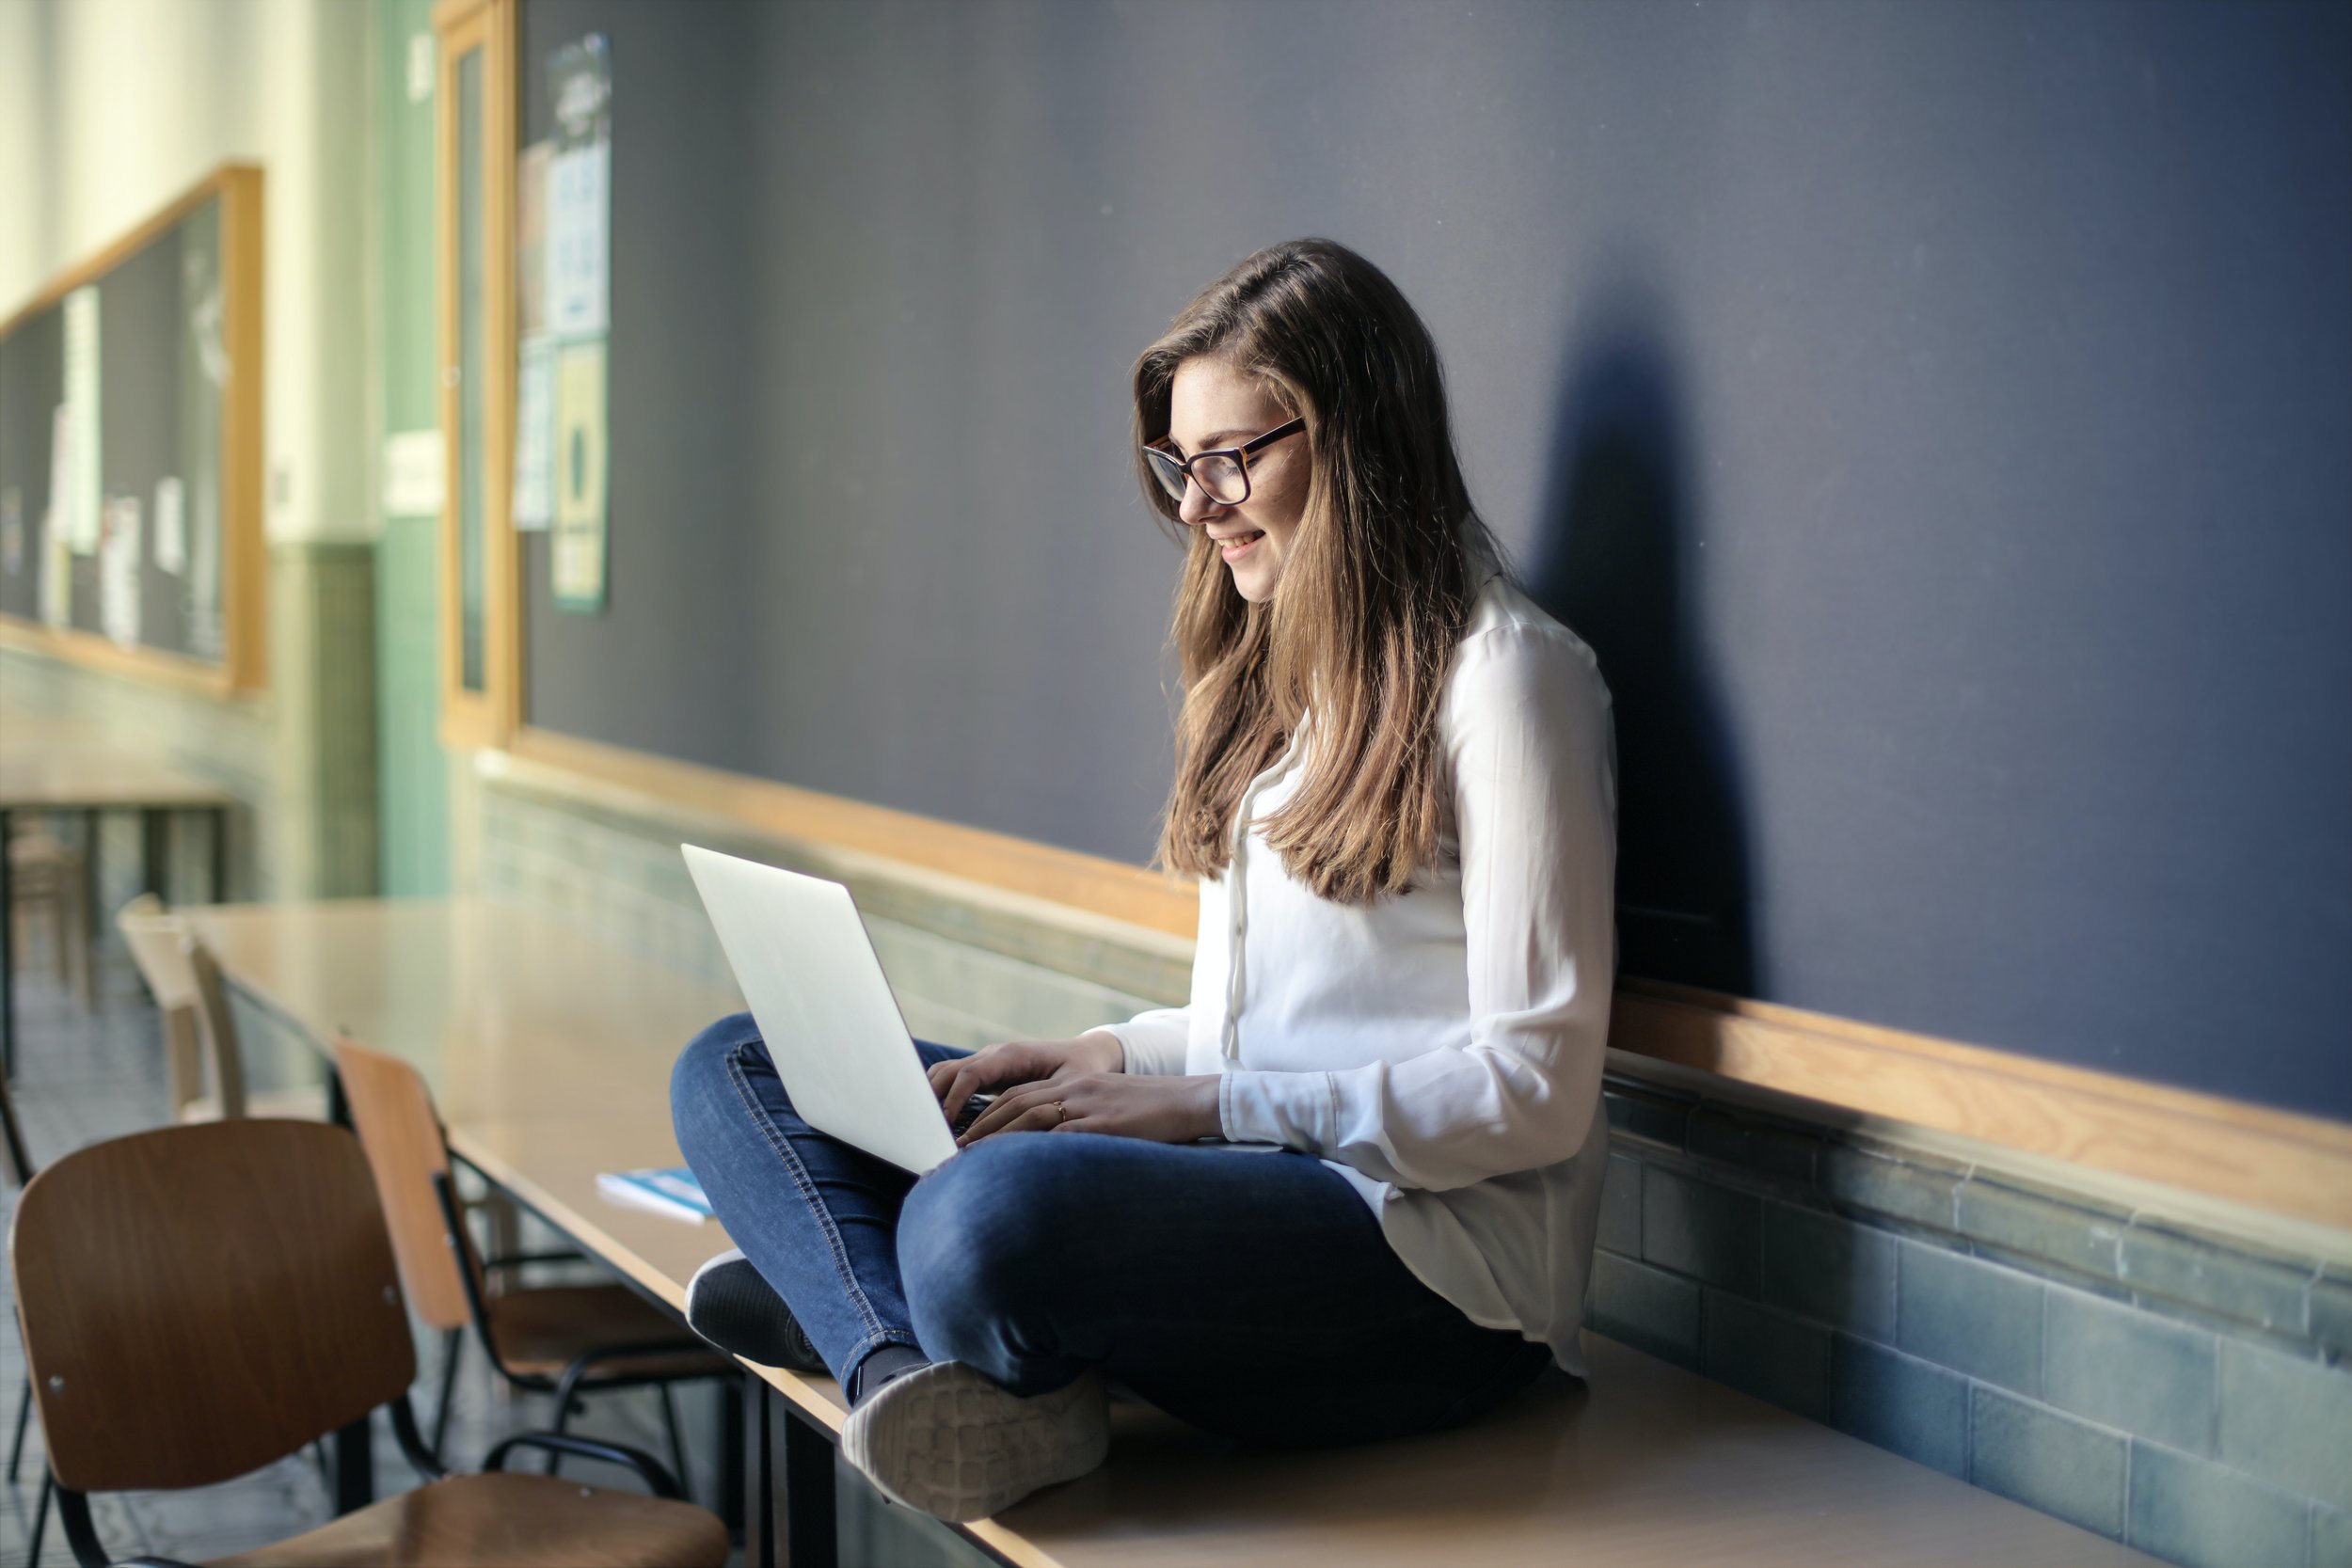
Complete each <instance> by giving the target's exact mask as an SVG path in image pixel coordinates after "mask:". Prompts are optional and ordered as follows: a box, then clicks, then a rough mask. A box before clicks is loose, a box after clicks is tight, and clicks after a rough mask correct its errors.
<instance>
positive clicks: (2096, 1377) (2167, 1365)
mask: <svg viewBox="0 0 2352 1568" xmlns="http://www.w3.org/2000/svg"><path fill="white" fill-rule="evenodd" d="M2042 1312H2043V1314H2044V1317H2043V1329H2044V1332H2043V1337H2042V1399H2043V1400H2044V1401H2045V1402H2048V1403H2050V1404H2053V1405H2056V1406H2058V1408H2059V1409H2062V1410H2069V1411H2072V1412H2074V1414H2075V1415H2077V1416H2087V1417H2089V1418H2090V1419H2092V1420H2094V1421H2100V1422H2103V1423H2105V1424H2106V1425H2107V1426H2112V1427H2121V1428H2122V1429H2123V1430H2124V1431H2126V1432H2129V1433H2135V1434H2136V1435H2138V1436H2143V1437H2149V1438H2153V1439H2154V1440H2155V1441H2157V1442H2159V1443H2163V1444H2166V1445H2168V1446H2169V1447H2171V1448H2175V1449H2180V1450H2182V1451H2183V1452H2185V1453H2191V1454H2211V1453H2212V1452H2213V1451H2214V1422H2215V1409H2214V1388H2215V1356H2216V1354H2217V1351H2216V1346H2215V1341H2214V1337H2213V1336H2212V1335H2210V1334H2207V1333H2205V1332H2203V1331H2202V1330H2200V1329H2193V1328H2184V1327H2182V1326H2181V1325H2180V1324H2178V1323H2167V1322H2165V1321H2164V1320H2163V1319H2161V1318H2159V1317H2156V1316H2155V1315H2154V1314H2153V1313H2150V1312H2144V1311H2141V1310H2139V1309H2138V1308H2137V1307H2127V1306H2122V1305H2120V1304H2118V1303H2116V1302H2111V1301H2103V1300H2101V1299H2099V1298H2098V1297H2096V1296H2087V1295H2084V1294H2083V1293H2081V1292H2080V1291H2069V1290H2064V1289H2061V1288H2059V1287H2057V1286H2050V1287H2046V1288H2045V1292H2044V1295H2043V1299H2042Z"/></svg>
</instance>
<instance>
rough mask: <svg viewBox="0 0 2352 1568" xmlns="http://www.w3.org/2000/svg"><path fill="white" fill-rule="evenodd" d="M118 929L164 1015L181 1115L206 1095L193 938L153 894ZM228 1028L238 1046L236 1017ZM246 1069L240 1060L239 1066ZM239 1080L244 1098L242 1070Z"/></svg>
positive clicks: (119, 918)
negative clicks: (191, 957)
mask: <svg viewBox="0 0 2352 1568" xmlns="http://www.w3.org/2000/svg"><path fill="white" fill-rule="evenodd" d="M115 929H116V930H118V931H119V932H121V933H122V942H123V945H124V946H126V947H128V948H129V949H130V950H131V961H132V962H133V963H135V964H136V965H137V966H138V971H139V977H140V978H141V979H143V980H145V981H146V982H147V989H148V991H149V992H150V994H151V995H152V996H153V997H154V998H155V1006H156V1007H157V1008H158V1009H160V1010H161V1011H162V1013H163V1015H164V1065H165V1069H166V1070H167V1075H168V1078H169V1086H170V1093H171V1109H172V1114H173V1115H174V1116H177V1115H178V1114H179V1113H180V1110H181V1108H182V1107H183V1106H184V1105H186V1104H187V1103H188V1101H191V1100H194V1099H196V1098H197V1097H198V1096H199V1095H200V1094H202V1093H203V1092H204V1067H203V1058H202V1053H201V1046H200V1043H199V1042H200V1040H201V1039H202V1037H203V1036H204V1033H205V1026H204V1020H203V1012H204V1000H203V995H202V993H201V991H200V990H199V988H198V986H197V980H196V965H195V964H194V963H193V962H191V961H190V960H189V958H188V953H187V946H188V943H189V942H191V941H192V940H193V938H192V936H191V934H190V932H189V930H188V923H187V922H186V921H184V920H183V919H181V918H180V917H179V916H178V915H175V914H172V913H170V912H169V911H167V910H166V909H165V908H164V902H163V900H162V899H160V898H158V897H156V896H155V895H153V894H151V893H142V894H140V895H138V896H137V897H136V898H134V899H132V900H131V901H130V902H129V903H127V904H125V905H123V906H122V909H121V910H120V911H119V912H118V913H117V914H116V915H115ZM227 1027H228V1029H229V1037H230V1041H231V1043H232V1045H233V1043H234V1041H235V1031H236V1023H235V1021H234V1020H233V1019H231V1020H230V1022H229V1024H228V1026H227ZM243 1065H244V1062H243V1058H242V1056H240V1057H239V1059H238V1063H237V1066H238V1067H239V1068H240V1069H241V1068H242V1067H243ZM235 1076H236V1079H237V1086H238V1089H239V1098H240V1099H242V1098H243V1089H244V1086H245V1075H244V1073H243V1072H242V1071H241V1070H240V1071H238V1072H236V1074H235ZM224 1087H225V1085H224Z"/></svg>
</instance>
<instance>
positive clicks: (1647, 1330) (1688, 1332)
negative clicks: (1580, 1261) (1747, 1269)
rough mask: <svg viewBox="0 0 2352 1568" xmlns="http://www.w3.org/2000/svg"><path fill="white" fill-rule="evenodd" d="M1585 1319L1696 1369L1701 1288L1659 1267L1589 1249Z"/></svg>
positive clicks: (1641, 1347)
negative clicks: (1588, 1304) (1589, 1304)
mask: <svg viewBox="0 0 2352 1568" xmlns="http://www.w3.org/2000/svg"><path fill="white" fill-rule="evenodd" d="M1591 1299H1592V1308H1591V1311H1590V1313H1589V1315H1588V1317H1587V1322H1588V1323H1590V1324H1591V1325H1592V1327H1593V1328H1594V1329H1595V1330H1597V1332H1599V1333H1602V1334H1606V1335H1608V1336H1609V1337H1610V1338H1612V1339H1621V1340H1623V1341H1624V1342H1625V1343H1627V1344H1629V1345H1631V1346H1632V1347H1633V1348H1634V1349H1636V1350H1641V1351H1647V1352H1648V1353H1649V1354H1652V1355H1655V1356H1659V1357H1661V1358H1662V1359H1664V1360H1668V1361H1672V1362H1674V1363H1675V1364H1676V1365H1677V1366H1680V1367H1689V1368H1692V1369H1693V1370H1695V1369H1696V1368H1697V1366H1698V1361H1699V1288H1698V1286H1696V1285H1694V1284H1692V1282H1691V1281H1690V1280H1687V1279H1681V1278H1677V1276H1675V1275H1671V1274H1668V1273H1666V1272H1665V1271H1664V1270H1663V1269H1653V1268H1650V1267H1648V1266H1646V1265H1645V1264H1642V1263H1636V1262H1634V1261H1633V1260H1632V1259H1629V1258H1619V1257H1617V1256H1616V1255H1615V1254H1614V1253H1609V1252H1596V1253H1595V1254H1593V1280H1592V1298H1591Z"/></svg>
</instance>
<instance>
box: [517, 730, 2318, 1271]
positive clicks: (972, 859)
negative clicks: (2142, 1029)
mask: <svg viewBox="0 0 2352 1568" xmlns="http://www.w3.org/2000/svg"><path fill="white" fill-rule="evenodd" d="M508 750H509V751H510V752H511V753H512V754H513V755H515V756H516V757H518V758H521V759H523V760H525V761H527V762H530V763H532V764H535V765H537V766H538V767H539V768H542V769H552V770H555V772H556V773H558V774H559V775H560V774H563V773H569V774H573V775H576V776H578V777H579V778H580V779H581V780H582V781H583V782H584V783H585V782H588V781H593V783H594V785H595V786H596V787H595V788H594V790H593V793H594V795H595V796H596V797H597V798H598V799H599V800H605V801H610V800H612V797H613V795H614V793H615V792H616V791H617V792H618V795H619V797H620V798H621V799H622V800H628V799H629V798H630V797H634V798H636V799H637V800H641V801H643V802H644V806H643V809H644V810H645V811H646V812H647V814H648V815H659V814H660V812H662V811H664V810H676V809H681V808H682V809H685V810H689V811H693V812H698V813H701V814H705V815H708V816H717V817H720V818H723V819H725V820H728V821H732V822H737V823H740V824H741V825H742V826H743V827H744V828H746V829H748V830H750V831H751V832H754V833H756V834H763V835H769V836H773V837H777V838H784V839H791V840H796V841H799V842H802V843H807V844H813V845H820V846H824V847H833V848H850V849H857V850H861V851H864V852H866V853H868V854H873V855H879V856H882V857H883V858H886V859H889V860H893V861H897V862H898V863H903V864H909V865H915V866H920V867H922V868H924V869H926V870H930V871H937V872H945V873H947V874H949V875H952V876H956V877H961V878H963V879H967V880H970V881H975V882H979V883H982V884H985V885H988V886H991V887H996V888H1002V889H1005V890H1008V891H1010V892H1014V893H1019V894H1024V895H1029V896H1032V897H1038V898H1042V899H1046V900H1048V901H1051V902H1053V903H1057V904H1062V905H1066V906H1069V907H1073V908H1076V909H1081V910H1086V911H1090V912H1092V913H1095V914H1099V915H1104V916H1107V917H1109V918H1111V919H1114V920H1119V921H1122V922H1125V923H1126V924H1128V925H1131V926H1138V927H1145V928H1148V929H1151V930H1154V931H1160V932H1165V933H1168V934H1169V935H1173V936H1177V937H1182V938H1184V939H1187V940H1189V939H1191V938H1192V937H1194V936H1195V934H1196V933H1197V931H1198V928H1199V923H1200V922H1199V902H1198V896H1197V890H1196V888H1195V887H1194V885H1193V884H1192V883H1191V882H1190V881H1189V880H1187V879H1177V878H1170V877H1163V876H1160V875H1158V874H1156V873H1154V872H1151V871H1148V870H1145V869H1143V868H1141V867H1138V866H1133V865H1128V864H1125V863H1120V862H1116V861H1106V860H1103V859H1100V858H1098V857H1095V856H1090V855H1083V854H1079V853H1077V852H1076V851H1073V850H1069V849H1063V848H1059V847H1055V846H1051V845H1042V844H1037V843H1033V842H1031V841H1029V840H1026V839H1021V838H1015V837H1012V836H1010V835H1008V834H1003V833H993V832H986V831H984V830H981V829H977V828H970V827H965V826H963V825H961V824H960V823H954V822H943V821H938V820H935V819H932V818H929V817H923V816H915V815H914V814H912V813H907V812H900V811H894V810H891V809H889V808H887V807H882V806H875V805H869V804H866V802H863V801H858V800H842V799H840V798H838V797H834V796H829V795H822V794H818V793H817V792H816V791H813V790H805V789H798V788H794V787H792V786H790V785H787V784H776V783H773V782H771V781H769V780H765V779H757V778H753V777H749V776H747V775H743V774H737V773H727V772H722V771H719V770H717V769H713V768H698V767H695V766H692V765H691V764H687V763H680V762H675V761H672V760H671V759H669V758H666V757H659V756H654V755H651V754H649V753H645V752H633V751H628V750H626V749H623V748H619V747H613V746H607V745H603V744H601V743H598V742H595V741H588V740H581V739H578V738H576V737H574V736H564V735H558V734H555V733H553V732H551V731H548V730H544V729H532V728H528V727H526V728H524V729H521V730H519V731H517V732H516V735H515V736H513V737H512V738H511V740H510V742H509V747H508ZM585 793H586V792H584V794H585ZM1609 1044H1610V1046H1611V1047H1612V1048H1613V1050H1616V1051H1619V1052H1623V1053H1627V1054H1629V1055H1630V1056H1633V1057H1638V1058H1644V1059H1646V1060H1650V1061H1655V1062H1660V1063H1666V1064H1671V1065H1672V1066H1674V1067H1676V1068H1679V1069H1691V1070H1694V1071H1697V1072H1701V1073H1706V1074H1709V1075H1711V1076H1713V1077H1715V1078H1718V1079H1723V1080H1726V1081H1728V1082H1729V1083H1732V1084H1736V1085H1749V1086H1751V1087H1753V1088H1756V1089H1761V1090H1764V1091H1767V1092H1768V1093H1770V1094H1773V1095H1783V1096H1789V1097H1793V1098H1795V1099H1797V1100H1801V1101H1805V1102H1807V1104H1808V1105H1809V1106H1813V1107H1818V1108H1819V1118H1820V1120H1822V1121H1824V1122H1828V1123H1836V1122H1839V1121H1841V1120H1842V1121H1851V1120H1854V1119H1856V1118H1857V1117H1881V1118H1883V1119H1884V1120H1886V1121H1889V1122H1894V1123H1899V1124H1902V1125H1904V1126H1907V1127H1915V1128H1926V1129H1931V1130H1933V1131H1935V1132H1942V1133H1948V1134H1952V1135H1955V1136H1957V1137H1961V1138H1967V1139H1974V1140H1976V1141H1978V1142H1980V1143H1984V1144H1990V1145H1993V1146H1995V1147H1997V1148H2003V1149H2010V1150H2017V1151H2020V1152H2023V1153H2026V1154H2030V1155H2035V1156H2041V1157H2047V1158H2052V1159H2056V1160H2059V1161H2063V1162H2065V1163H2067V1164H2072V1165H2075V1166H2082V1167H2088V1168H2090V1169H2092V1170H2097V1171H2105V1172H2107V1173H2110V1174H2112V1175H2116V1176H2121V1177H2125V1178H2128V1179H2132V1180H2144V1181H2153V1182H2155V1183H2158V1184H2160V1185H2162V1186H2165V1187H2169V1188H2172V1189H2175V1190H2177V1191H2180V1192H2184V1193H2189V1194H2195V1195H2198V1196H2201V1197H2205V1198H2217V1199H2221V1200H2223V1201H2224V1202H2228V1203H2233V1204H2236V1205H2240V1206H2244V1207H2247V1208H2251V1209H2254V1210H2257V1211H2260V1212H2263V1213H2266V1214H2275V1215H2279V1216H2281V1217H2284V1218H2288V1219H2292V1220H2295V1221H2297V1222H2301V1223H2306V1224H2315V1225H2318V1226H2322V1227H2328V1228H2329V1229H2335V1230H2343V1231H2346V1232H2352V1125H2346V1124H2344V1123H2341V1122H2333V1121H2327V1120H2322V1119H2320V1118H2317V1117H2304V1116H2297V1115H2295V1114H2293V1113H2291V1112H2286V1111H2279V1110H2273V1109H2271V1108H2269V1107H2267V1106H2261V1105H2253V1104H2249V1103H2246V1102H2244V1101H2233V1100H2227V1099H2224V1098H2221V1097H2219V1096H2216V1095H2208V1094H2201V1093H2198V1092H2196V1091H2193V1090H2188V1089H2181V1088H2175V1087H2172V1086H2171V1085H2163V1084H2154V1083H2150V1082H2147V1081H2145V1080H2141V1079H2136V1078H2126V1077H2123V1076H2121V1075H2119V1074H2115V1073H2106V1072H2100V1071H2097V1070H2094V1069H2088V1068H2077V1067H2071V1066H2068V1065H2065V1064H2063V1063H2058V1062H2046V1061H2042V1060H2039V1059H2037V1058H2034V1057H2030V1056H2025V1055H2020V1054H2017V1053H2010V1052H2005V1051H1998V1050H1994V1049H1991V1048H1988V1047H1984V1046H1976V1045H1965V1044H1962V1043H1960V1042H1958V1041H1954V1040H1945V1039H1938V1038H1935V1037H1931V1036H1928V1035H1922V1034H1916V1033H1913V1032H1910V1031H1906V1030H1901V1029H1891V1028H1886V1027H1884V1026H1882V1025H1878V1024H1871V1023H1865V1022H1859V1021H1857V1020H1853V1019H1845V1018H1838V1017H1836V1016H1834V1015H1831V1014H1828V1013H1819V1012H1812V1011H1808V1010H1806V1009H1804V1008H1802V1007H1791V1006H1782V1005H1780V1004H1777V1003H1772V1002H1759V1001H1755V1000H1752V999H1749V998H1745V997H1737V996H1728V995H1724V994H1722V993H1720V992H1714V991H1707V990H1697V989H1695V988H1692V987H1687V986H1677V985H1670V984H1666V983H1664V982H1660V981H1651V980H1643V979H1637V978H1627V979H1624V980H1622V981H1620V982H1619V984H1618V987H1617V990H1616V995H1615V999H1614V1003H1613V1008H1612V1016H1611V1024H1610V1035H1609Z"/></svg>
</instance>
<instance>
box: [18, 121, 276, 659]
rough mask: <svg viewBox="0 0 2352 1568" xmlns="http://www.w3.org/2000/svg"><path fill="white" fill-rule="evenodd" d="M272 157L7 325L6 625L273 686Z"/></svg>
mask: <svg viewBox="0 0 2352 1568" xmlns="http://www.w3.org/2000/svg"><path fill="white" fill-rule="evenodd" d="M261 233H262V172H261V170H260V169H258V168H255V167H252V166H244V165H230V166H224V167H222V168H220V169H218V170H216V171H215V172H214V173H213V174H212V175H210V176H208V177H207V178H206V179H205V180H204V181H202V182H199V184H198V185H197V186H196V187H195V188H194V189H192V190H190V191H188V192H187V193H185V194H184V195H183V196H182V197H181V198H179V199H178V200H176V201H174V202H172V203H171V204H170V205H169V206H168V207H167V208H166V209H164V210H163V211H162V212H161V213H158V214H155V215H154V216H153V217H151V218H150V219H149V220H148V221H147V222H145V223H142V224H141V225H139V226H138V228H137V229H135V230H133V231H132V232H131V233H129V234H126V235H124V236H123V237H122V238H121V239H119V240H118V241H117V242H116V243H115V244H113V245H109V246H108V247H107V248H106V249H105V250H104V251H103V252H101V253H100V254H98V255H97V256H94V257H92V258H90V259H89V260H88V261H85V262H84V263H82V264H81V265H79V266H76V267H74V268H72V269H71V270H70V271H69V272H68V273H66V274H65V275H64V276H62V277H58V278H57V279H56V280H54V281H53V282H52V283H51V284H50V285H49V286H48V287H46V288H44V289H43V290H42V291H41V293H40V294H39V295H37V296H36V297H35V298H34V299H33V300H32V301H31V302H29V303H28V304H27V305H25V306H24V308H23V309H20V310H19V311H18V312H17V313H16V314H15V315H13V316H12V317H10V318H9V319H8V323H7V325H6V326H5V327H0V635H5V636H6V638H7V639H8V641H9V642H11V643H12V644H14V645H18V646H27V647H40V648H45V649H47V650H49V651H52V652H54V653H56V654H58V655H59V656H61V657H68V658H72V659H75V660H79V661H82V662H85V663H91V664H96V665H100V666H103V667H107V668H114V669H119V670H127V671H130V672H133V673H139V674H142V675H146V676H151V677H153V678H156V679H160V680H164V681H167V682H170V683H174V684H179V685H182V686H187V687H193V688H197V689H212V690H217V691H222V692H227V691H234V690H246V689H254V688H257V687H259V686H260V685H262V680H263V671H264V660H263V650H262V623H263V615H262V531H261V499H262V497H261V468H262V456H261V444H262V386H261V383H262V364H261V352H260V351H261V309H262V287H261V268H262V251H261Z"/></svg>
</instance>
